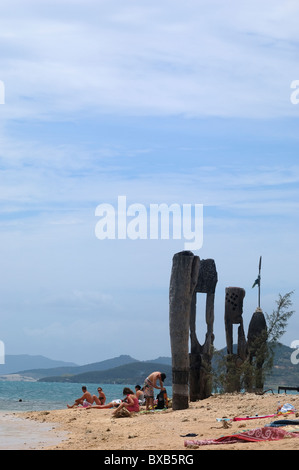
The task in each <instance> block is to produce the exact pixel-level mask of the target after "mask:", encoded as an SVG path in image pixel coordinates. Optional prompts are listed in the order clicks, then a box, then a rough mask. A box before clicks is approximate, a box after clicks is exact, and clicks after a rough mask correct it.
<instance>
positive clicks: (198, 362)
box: [189, 259, 218, 401]
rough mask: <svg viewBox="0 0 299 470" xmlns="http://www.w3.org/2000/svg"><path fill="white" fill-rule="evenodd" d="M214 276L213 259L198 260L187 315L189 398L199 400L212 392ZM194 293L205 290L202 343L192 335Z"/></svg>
mask: <svg viewBox="0 0 299 470" xmlns="http://www.w3.org/2000/svg"><path fill="white" fill-rule="evenodd" d="M217 280H218V276H217V271H216V266H215V262H214V260H212V259H207V260H200V264H199V273H198V282H197V285H196V287H195V290H194V293H193V298H192V304H191V317H190V340H191V353H190V376H189V382H190V400H191V401H196V400H202V399H204V398H208V397H209V396H210V395H211V393H212V381H211V378H212V377H211V362H212V357H213V343H214V331H213V328H214V300H215V289H216V284H217ZM197 293H205V294H207V296H206V305H205V320H206V326H207V332H206V336H205V341H204V344H203V345H201V344H200V343H199V341H198V339H197V335H196V306H197V301H196V300H197V299H196V297H197V295H196V294H197Z"/></svg>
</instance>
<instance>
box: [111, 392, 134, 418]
mask: <svg viewBox="0 0 299 470" xmlns="http://www.w3.org/2000/svg"><path fill="white" fill-rule="evenodd" d="M123 395H127V396H126V399H125V400H124V401H123V402H122V403H121V404H120V405H119V406H118V407H117V409H116V410H115V411H114V412H113V416H117V415H118V413H119V411H120V410H121V409H122V408H126V409H127V410H128V411H130V412H138V411H139V402H138V398H137V397H136V395H134V392H133V391H132V390H131V389H130V388H128V387H125V388H124V389H123Z"/></svg>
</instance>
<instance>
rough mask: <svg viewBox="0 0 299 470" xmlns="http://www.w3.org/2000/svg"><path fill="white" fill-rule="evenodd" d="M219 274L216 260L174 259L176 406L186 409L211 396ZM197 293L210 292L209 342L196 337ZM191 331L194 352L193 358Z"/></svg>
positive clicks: (171, 297)
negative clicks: (214, 324)
mask: <svg viewBox="0 0 299 470" xmlns="http://www.w3.org/2000/svg"><path fill="white" fill-rule="evenodd" d="M216 283H217V272H216V268H215V263H214V261H213V260H202V261H200V259H199V257H198V256H195V255H194V254H193V253H192V252H190V251H182V252H180V253H177V254H176V255H174V257H173V264H172V271H171V278H170V288H169V327H170V343H171V354H172V397H173V398H172V407H173V409H174V410H178V409H186V408H188V406H189V380H190V398H191V399H192V400H195V399H199V398H205V397H206V396H209V395H208V394H210V393H211V392H210V390H211V385H210V380H209V379H210V376H209V372H210V363H211V359H212V344H213V340H214V335H213V323H214V295H215V287H216ZM196 292H203V293H207V300H206V323H207V333H206V340H205V343H204V345H203V346H201V345H200V344H199V342H198V340H197V337H196V331H195V325H196ZM189 332H190V338H191V353H190V355H189Z"/></svg>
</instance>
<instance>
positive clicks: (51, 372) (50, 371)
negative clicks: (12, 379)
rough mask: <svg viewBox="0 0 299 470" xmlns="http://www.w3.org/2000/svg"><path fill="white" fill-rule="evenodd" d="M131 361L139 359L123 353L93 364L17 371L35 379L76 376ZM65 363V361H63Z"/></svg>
mask: <svg viewBox="0 0 299 470" xmlns="http://www.w3.org/2000/svg"><path fill="white" fill-rule="evenodd" d="M131 362H138V360H137V359H133V358H132V357H131V356H128V355H121V356H118V357H114V358H112V359H107V360H105V361H101V362H93V363H91V364H86V365H83V366H78V365H76V364H73V365H67V364H66V363H65V365H64V366H60V367H51V368H49V367H47V368H31V369H22V370H21V369H18V370H17V371H15V372H16V373H18V374H20V375H22V376H25V377H32V378H33V379H36V380H38V379H40V378H43V377H52V376H54V377H56V376H57V377H65V376H67V377H68V376H74V375H78V374H83V373H86V372H91V371H104V370H107V369H111V368H113V367H118V366H122V365H124V364H130V363H131ZM62 364H63V363H62Z"/></svg>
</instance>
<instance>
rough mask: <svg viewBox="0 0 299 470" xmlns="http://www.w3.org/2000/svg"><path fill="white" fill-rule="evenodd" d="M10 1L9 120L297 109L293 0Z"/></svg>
mask: <svg viewBox="0 0 299 470" xmlns="http://www.w3.org/2000/svg"><path fill="white" fill-rule="evenodd" d="M10 5H11V6H10V8H7V7H6V8H4V11H3V12H2V21H1V23H2V24H1V30H2V33H1V35H2V38H3V39H4V41H5V49H6V51H9V55H8V53H7V52H6V54H4V57H3V59H2V61H3V67H2V70H4V76H3V77H1V79H2V80H3V81H4V82H5V85H6V90H7V92H6V94H7V97H6V103H7V104H6V106H5V109H4V111H3V110H1V111H2V112H3V114H4V116H5V117H6V118H8V119H9V118H20V117H27V118H34V119H35V118H39V119H53V118H56V119H63V118H65V117H67V116H68V117H70V116H71V114H72V113H73V112H80V113H83V114H85V115H88V113H92V114H93V115H95V116H96V115H99V114H107V113H108V114H111V113H113V114H115V113H117V114H120V115H123V114H134V115H145V114H146V115H162V116H166V115H184V116H189V117H190V116H192V117H196V116H197V117H198V116H223V117H227V116H230V117H233V116H238V117H259V118H262V117H272V118H273V117H281V116H292V115H293V116H294V115H295V114H296V110H295V107H294V106H291V105H290V99H289V97H290V83H291V81H292V80H294V79H296V78H297V76H296V74H298V72H299V70H298V65H297V52H296V51H297V49H296V44H297V43H298V39H299V37H298V36H299V35H298V31H297V28H296V22H295V18H296V14H297V13H298V5H296V4H295V3H293V2H287V4H284V5H283V6H282V5H281V3H280V2H278V1H272V3H271V7H270V4H269V2H268V1H264V2H262V4H261V3H260V2H256V1H254V2H250V3H249V2H245V5H244V2H243V3H242V5H240V4H239V3H238V2H236V1H229V2H226V3H225V6H224V5H223V2H219V1H213V2H206V1H201V2H198V1H197V2H195V1H191V2H188V4H184V5H183V4H182V3H181V2H178V1H175V2H173V1H172V2H170V1H164V2H162V3H161V2H157V1H155V2H143V4H142V5H136V4H131V3H128V2H125V3H124V2H120V1H118V0H113V1H111V2H110V3H109V6H108V4H107V3H106V2H103V1H101V2H96V1H89V2H83V1H77V2H75V4H74V5H73V4H72V8H71V9H70V3H69V1H67V0H64V1H63V2H60V4H59V8H58V5H57V3H56V2H54V3H53V2H48V1H46V2H43V9H41V8H39V6H38V2H37V1H33V0H32V1H31V2H29V5H30V8H28V10H26V11H24V9H23V8H22V6H21V3H20V2H19V1H14V2H11V4H10ZM18 9H20V11H21V12H22V16H19V15H18V14H16V12H18ZM257 12H258V14H257ZM15 15H16V16H15ZM281 18H282V20H281ZM37 38H38V39H37Z"/></svg>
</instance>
